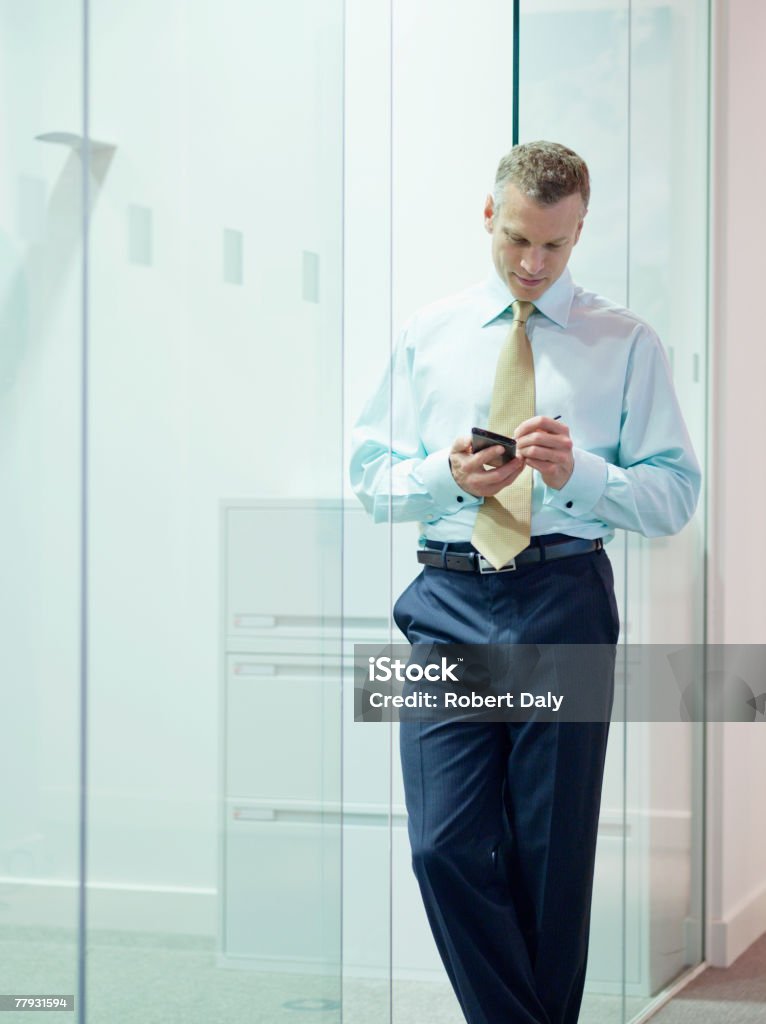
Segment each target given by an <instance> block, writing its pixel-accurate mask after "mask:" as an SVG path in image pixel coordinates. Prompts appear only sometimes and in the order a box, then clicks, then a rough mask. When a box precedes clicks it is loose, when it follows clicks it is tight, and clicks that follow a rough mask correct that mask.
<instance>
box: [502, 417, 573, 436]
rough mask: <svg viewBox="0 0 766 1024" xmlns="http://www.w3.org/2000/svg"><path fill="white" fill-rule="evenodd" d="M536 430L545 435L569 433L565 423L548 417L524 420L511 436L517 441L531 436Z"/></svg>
mask: <svg viewBox="0 0 766 1024" xmlns="http://www.w3.org/2000/svg"><path fill="white" fill-rule="evenodd" d="M536 430H542V431H545V433H547V434H568V433H569V427H568V426H567V425H566V423H562V422H561V420H554V419H551V417H550V416H532V417H531V419H528V420H524V422H523V423H520V424H519V425H518V427H517V428H516V430H515V431H514V434H513V436H514V437H515V438H516V440H517V441H518V440H519V438H520V437H526V435H527V434H533V433H534V432H535V431H536Z"/></svg>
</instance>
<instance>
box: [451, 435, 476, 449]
mask: <svg viewBox="0 0 766 1024" xmlns="http://www.w3.org/2000/svg"><path fill="white" fill-rule="evenodd" d="M472 450H473V449H472V448H471V439H470V437H457V438H455V440H454V441H453V442H452V451H453V452H468V451H472Z"/></svg>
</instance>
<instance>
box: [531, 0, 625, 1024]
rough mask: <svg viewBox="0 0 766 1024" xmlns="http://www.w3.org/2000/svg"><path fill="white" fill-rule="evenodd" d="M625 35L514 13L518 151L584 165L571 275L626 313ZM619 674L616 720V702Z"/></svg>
mask: <svg viewBox="0 0 766 1024" xmlns="http://www.w3.org/2000/svg"><path fill="white" fill-rule="evenodd" d="M629 27H630V26H629V2H628V0H605V2H602V3H597V4H592V3H587V4H586V3H582V4H577V3H568V2H555V0H544V2H542V3H538V2H535V3H522V5H521V25H520V31H521V54H520V61H519V105H520V113H519V122H520V123H519V141H520V142H526V141H531V140H533V139H551V140H553V141H556V142H562V143H564V145H567V146H570V147H571V148H572V149H574V150H575V151H576V152H577V153H579V154H580V155H581V156H582V157H583V158H584V159H585V161H586V162H587V164H588V168H589V170H590V174H591V187H592V191H591V201H590V206H589V209H588V215H587V218H586V220H585V226H584V228H583V233H582V237H581V239H580V241H579V242H578V244H577V246H576V248H575V249H574V251H573V253H572V258H571V260H570V264H569V266H570V269H571V271H572V276H573V278H574V280H575V281H576V282H577V283H578V284H582V285H583V287H585V288H588V289H589V290H591V291H594V292H598V293H600V294H602V295H607V296H609V298H611V299H613V300H615V301H617V302H622V303H627V301H628V279H627V252H628V232H629V224H628V141H629V128H630V119H629V68H628V55H629V38H630V36H629ZM575 443H577V442H576V440H575ZM625 546H626V540H625V535H624V534H623V533H622V532H621V531H618V532H617V534H616V536H615V538H614V540H613V541H612V542H611V543H610V544H609V546H608V555H609V559H610V561H611V563H612V568H613V571H614V578H615V590H616V594H617V599H618V605H619V608H620V619H621V622H622V636H623V637H624V636H625V631H626V628H627V624H628V621H629V616H630V609H629V607H628V603H627V600H626V597H627V591H626V583H627V580H626V572H625ZM619 664H620V661H619V660H618V672H617V678H616V681H615V682H616V691H615V718H617V717H619V715H618V712H619V709H620V708H621V707H622V702H623V692H622V688H621V686H620V676H621V673H620V670H619ZM626 735H627V731H626V728H625V726H624V725H623V724H622V723H621V722H619V721H615V722H613V723H612V725H611V726H610V731H609V744H608V748H607V757H606V766H605V771H604V783H603V791H602V797H601V813H600V818H599V833H598V843H597V848H596V870H595V881H594V890H593V902H592V909H591V915H592V916H591V925H590V929H591V930H590V947H589V954H588V973H587V977H586V983H585V996H584V998H583V1009H582V1015H583V1017H586V1018H587V1019H588V1020H594V1021H598V1022H599V1024H617V1022H618V1021H622V1020H623V1019H626V1018H628V1019H629V1018H630V1016H632V1014H633V1012H634V1010H635V1009H636V1008H637V1006H638V1003H636V1002H635V1000H634V1001H633V1002H631V1000H630V999H629V998H628V999H627V1001H626V1006H625V1007H623V985H624V981H625V977H626V975H627V976H628V977H631V976H632V974H633V973H634V972H635V971H636V970H638V967H637V964H638V963H639V961H640V936H639V935H636V934H634V933H633V932H631V931H630V930H629V929H628V928H627V927H626V925H627V921H626V919H625V915H624V891H625V886H626V883H627V884H628V885H633V884H635V882H634V876H635V866H634V863H633V861H632V859H631V855H630V846H629V844H628V842H627V835H628V832H629V829H630V822H629V821H628V820H627V819H626V815H625V806H626V798H627V799H629V795H628V794H627V793H626V788H625V784H626V778H625V773H624V753H625V746H624V745H625V742H626ZM624 1013H625V1015H626V1016H625V1017H624V1016H623V1014H624Z"/></svg>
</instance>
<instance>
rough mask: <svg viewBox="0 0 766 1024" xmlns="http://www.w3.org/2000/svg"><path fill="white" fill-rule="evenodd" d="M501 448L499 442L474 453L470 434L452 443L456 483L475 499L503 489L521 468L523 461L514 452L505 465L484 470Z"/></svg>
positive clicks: (452, 460) (494, 460)
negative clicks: (513, 457) (513, 455)
mask: <svg viewBox="0 0 766 1024" xmlns="http://www.w3.org/2000/svg"><path fill="white" fill-rule="evenodd" d="M530 422H531V421H530ZM504 451H505V449H504V448H503V446H502V445H493V446H492V448H483V449H482V450H481V451H480V452H476V453H475V454H474V451H473V448H472V447H471V439H470V437H459V438H458V439H457V440H456V441H455V443H454V444H453V445H452V450H451V452H450V457H449V464H450V469H451V470H452V475H453V477H454V478H455V483H456V484H457V485H458V487H461V488H462V489H463V490H464V491H467V492H468V493H469V494H473V495H475V497H477V498H488V497H490V496H491V495H493V494H497V492H498V491H502V489H503V488H504V487H508V486H509V484H512V483H513V481H514V480H515V479H516V477H517V476H518V475H519V473H520V472H521V471H522V469H523V468H524V460H523V459H520V458H519V457H518V455H517V456H516V458H515V459H511V461H510V462H506V463H505V465H498V467H497V469H484V466H485V465H494V464H495V463H496V462H498V460H499V459H500V456H501V455H502V454H503V452H504ZM517 451H518V448H517Z"/></svg>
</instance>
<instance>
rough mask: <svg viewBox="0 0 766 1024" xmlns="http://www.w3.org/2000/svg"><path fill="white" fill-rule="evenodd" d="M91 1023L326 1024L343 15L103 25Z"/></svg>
mask: <svg viewBox="0 0 766 1024" xmlns="http://www.w3.org/2000/svg"><path fill="white" fill-rule="evenodd" d="M91 8H92V41H91V51H92V81H91V90H92V91H91V110H92V121H91V123H92V132H93V135H94V137H95V138H96V139H98V140H101V141H103V142H105V143H107V144H109V145H110V146H111V147H113V151H112V158H111V160H110V161H109V163H108V165H107V166H105V167H104V168H103V173H102V175H101V180H100V183H99V191H98V195H97V197H96V202H95V211H94V219H93V233H92V280H91V297H92V302H91V310H90V319H91V327H92V349H93V353H92V369H91V372H92V379H91V393H92V406H91V423H90V425H91V431H90V451H91V464H92V473H91V490H90V496H91V520H90V545H91V556H92V563H91V606H90V615H91V645H90V651H89V654H90V692H91V705H92V714H91V723H90V724H91V731H90V737H89V739H90V766H91V772H90V790H89V826H90V827H89V917H88V924H89V928H88V945H87V965H88V994H89V1005H88V1019H89V1021H93V1022H99V1021H104V1022H107V1021H109V1022H112V1021H114V1020H115V1019H119V1020H121V1021H126V1020H128V1019H135V1020H139V1019H140V1020H141V1021H142V1022H147V1021H162V1022H163V1024H167V1022H168V1021H172V1020H177V1021H184V1024H189V1022H195V1021H199V1022H200V1024H201V1022H205V1024H207V1022H209V1021H213V1020H215V1021H221V1022H223V1021H231V1022H235V1021H241V1020H245V1019H251V1018H252V1017H253V1014H255V1015H256V1016H257V1017H258V1019H263V1020H269V1021H279V1020H282V1019H284V1020H291V1019H293V1017H294V1016H295V1011H313V1012H314V1015H315V1016H317V1017H319V1016H321V1018H322V1020H328V1021H335V1020H339V1019H340V925H341V921H340V796H341V779H340V762H341V734H340V721H341V720H340V694H341V691H340V683H341V636H340V621H341V511H340V498H341V495H340V487H341V479H342V476H341V474H342V467H341V462H340V459H341V407H342V406H341V394H340V386H341V379H342V376H341V324H342V262H341V252H342V248H341V241H342V154H343V148H342V147H343V139H342V124H343V121H342V114H343V110H342V76H343V47H342V43H343V24H342V2H341V0H324V2H322V3H317V2H316V0H286V2H283V3H279V4H274V3H266V2H265V0H259V2H256V3H254V2H252V0H225V2H224V3H219V4H215V5H214V4H210V3H209V2H207V0H192V2H189V0H185V2H178V3H167V4H159V5H157V4H156V3H151V2H148V0H140V2H137V3H133V4H130V5H128V6H126V5H125V4H123V3H119V2H114V0H93V2H92V3H91Z"/></svg>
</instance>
